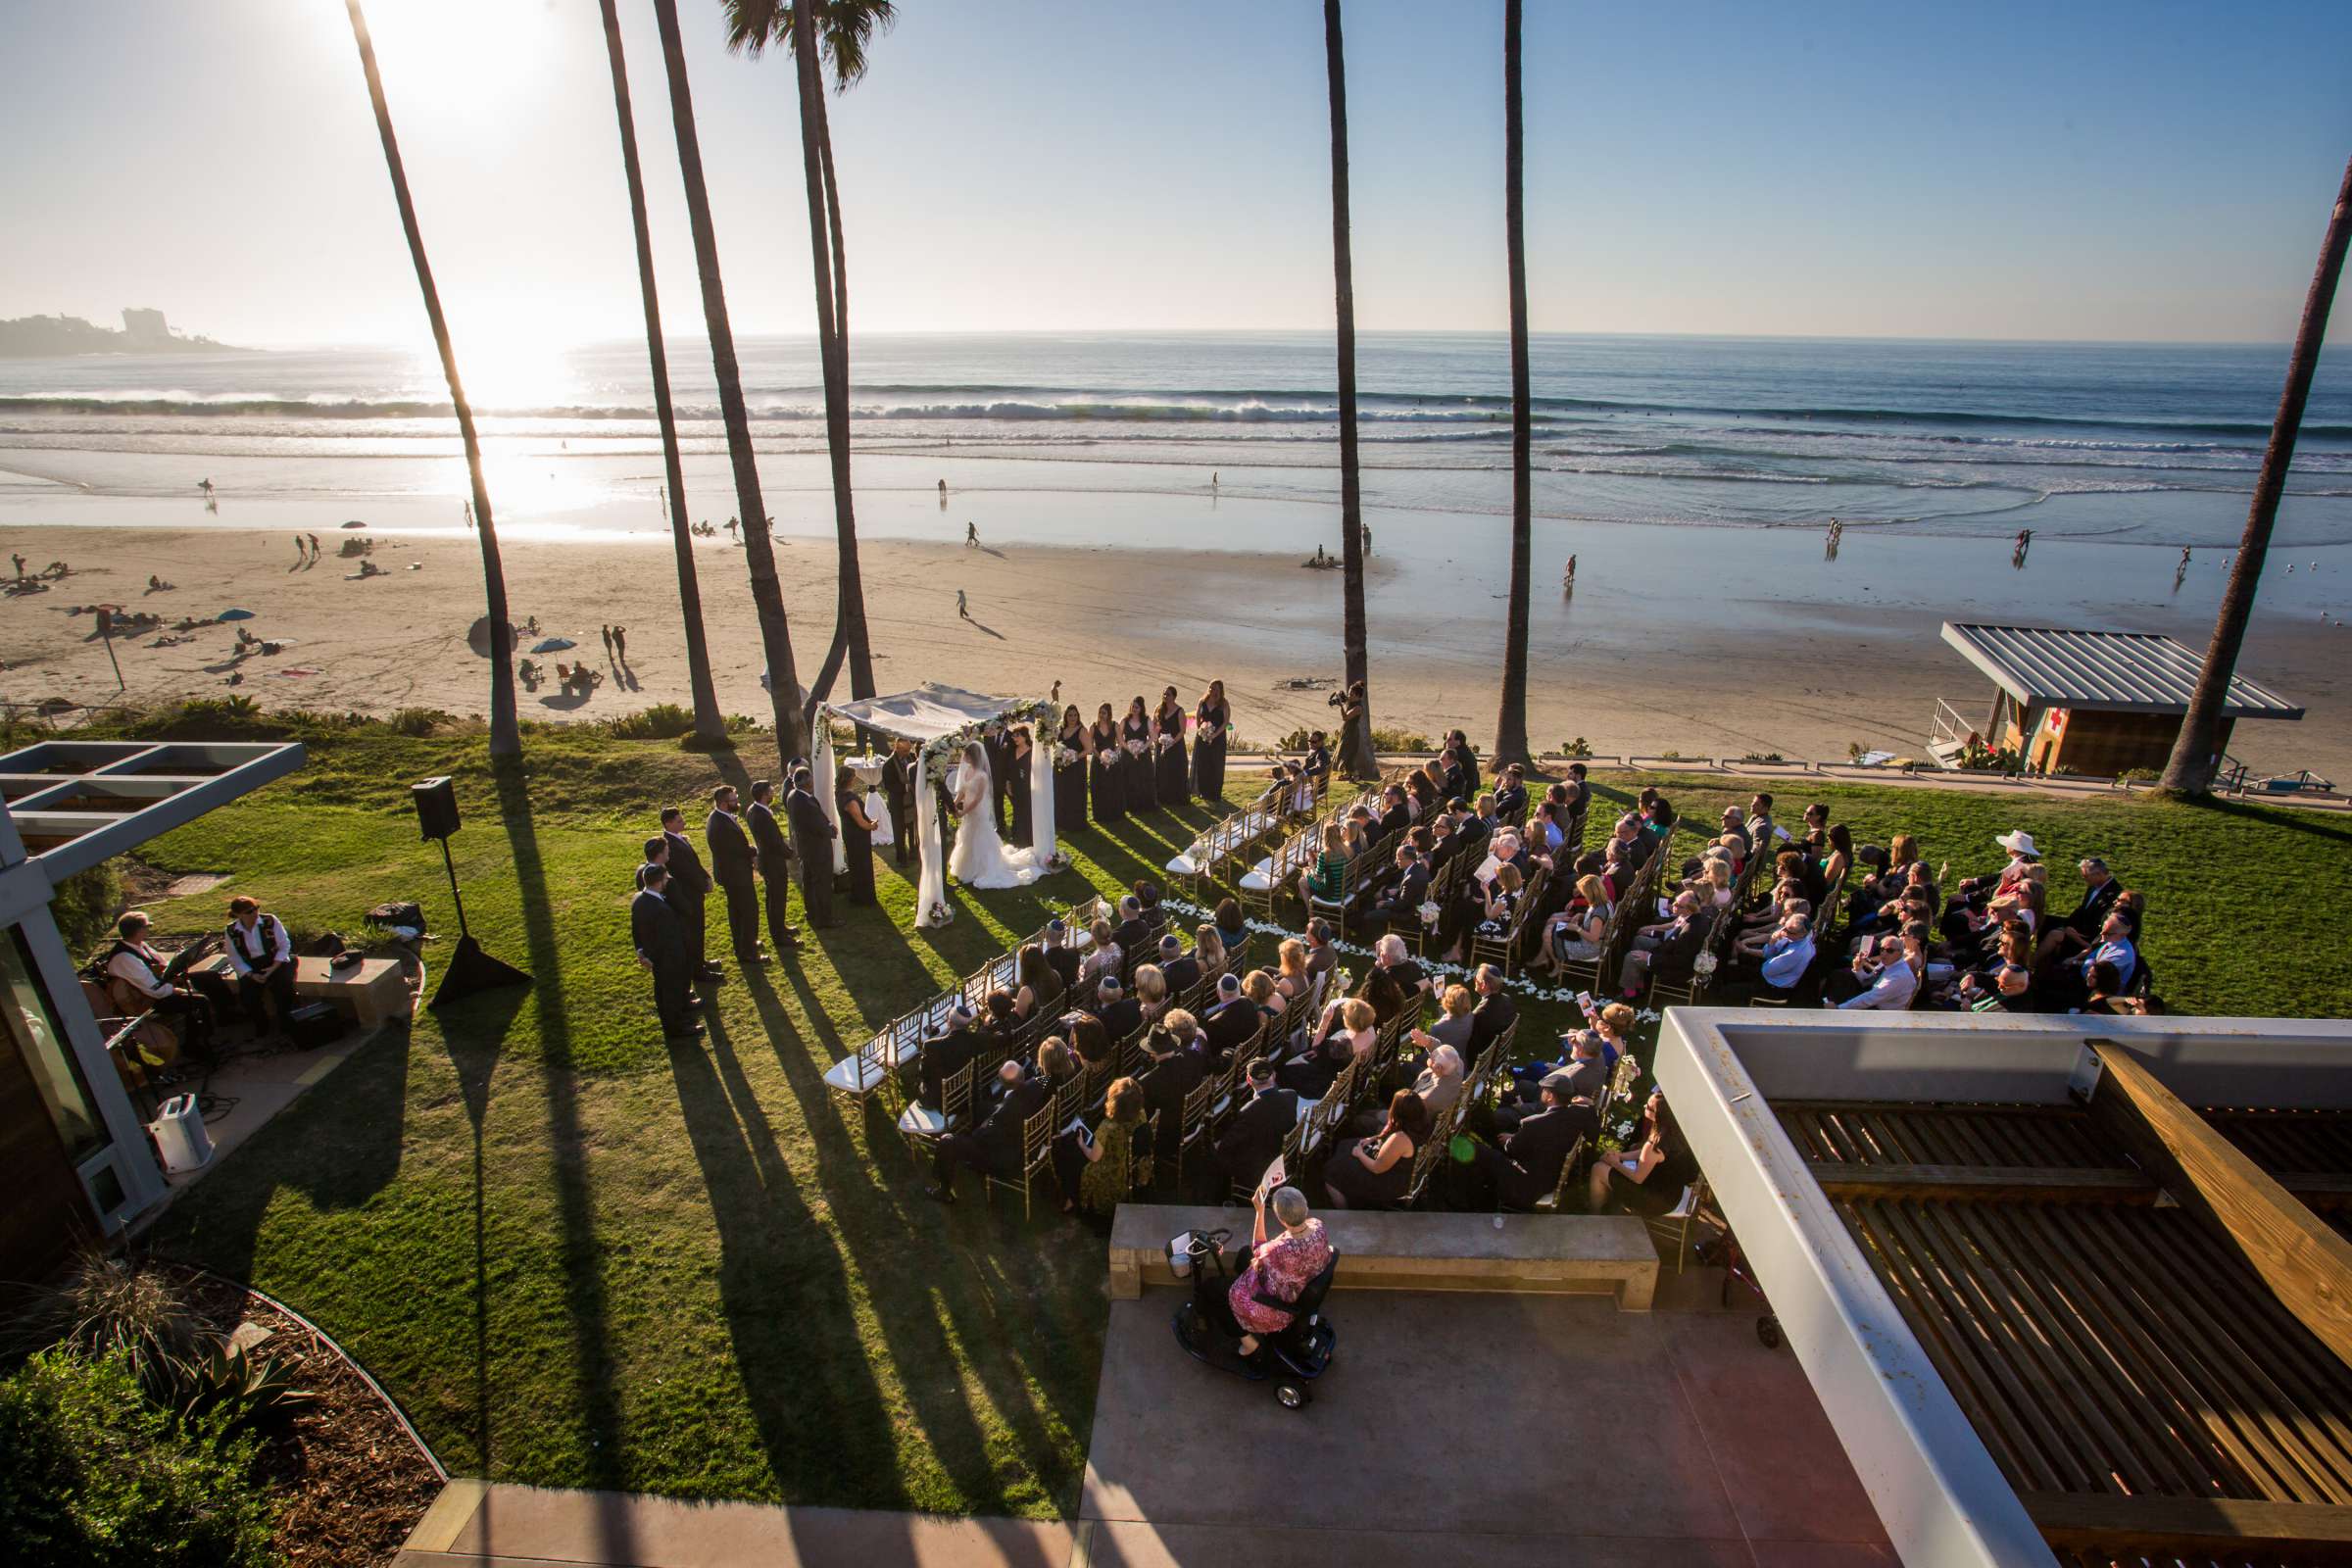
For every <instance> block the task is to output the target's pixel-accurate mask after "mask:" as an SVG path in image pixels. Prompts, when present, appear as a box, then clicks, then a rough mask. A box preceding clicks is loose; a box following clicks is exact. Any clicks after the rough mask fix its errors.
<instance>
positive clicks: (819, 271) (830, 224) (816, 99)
mask: <svg viewBox="0 0 2352 1568" xmlns="http://www.w3.org/2000/svg"><path fill="white" fill-rule="evenodd" d="M792 30H793V57H794V64H795V66H796V67H797V69H798V77H799V82H800V99H801V164H802V183H803V185H804V186H805V187H806V189H807V192H808V199H809V262H810V271H811V272H812V274H813V276H814V282H815V288H816V345H817V358H818V360H819V362H820V363H821V364H822V366H823V368H824V380H825V449H826V453H827V456H828V457H830V458H831V460H832V473H833V532H834V537H835V540H836V543H837V545H838V548H839V551H840V557H841V582H840V594H839V597H838V601H837V613H836V614H835V618H834V632H833V636H834V641H835V643H836V644H837V645H839V646H841V647H842V648H844V649H845V650H846V651H847V653H848V656H849V664H850V694H851V695H852V696H853V697H871V696H873V695H874V656H873V650H872V648H871V647H870V646H869V644H868V642H867V638H866V629H865V585H864V579H863V575H862V573H861V571H860V569H859V566H858V517H857V513H856V509H855V506H854V503H853V501H852V496H851V490H850V353H849V338H848V332H849V313H848V305H849V279H848V276H847V272H848V268H849V263H848V261H847V258H846V257H845V255H844V253H843V244H844V241H843V238H842V232H841V203H840V197H839V193H838V191H836V190H835V188H834V184H833V158H832V148H831V144H830V141H831V137H830V128H829V126H828V125H827V123H826V115H825V80H824V73H823V71H822V69H821V62H820V61H819V60H818V58H817V44H816V21H815V8H814V7H813V6H809V5H797V6H795V7H793V14H792ZM826 663H827V664H828V665H830V666H833V667H838V665H837V664H836V662H835V661H834V660H833V659H831V658H830V657H828V659H827V660H826Z"/></svg>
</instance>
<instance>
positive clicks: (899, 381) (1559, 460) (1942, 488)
mask: <svg viewBox="0 0 2352 1568" xmlns="http://www.w3.org/2000/svg"><path fill="white" fill-rule="evenodd" d="M459 350H460V357H461V358H460V364H461V368H467V367H466V359H465V345H464V344H463V343H461V344H460V345H459ZM853 355H854V362H855V363H854V374H855V381H856V388H855V395H854V405H855V410H856V413H855V432H856V440H857V453H858V464H859V467H858V482H859V490H860V495H861V498H862V497H863V496H864V495H865V494H867V493H868V492H881V491H895V492H900V493H902V494H904V495H915V494H919V493H923V492H927V491H929V490H930V488H931V487H932V485H933V484H934V483H935V482H936V478H938V477H950V476H951V475H952V483H953V486H954V488H955V489H956V491H957V493H958V494H959V495H971V494H975V493H980V492H986V491H990V490H1008V491H1021V492H1060V493H1062V494H1063V495H1064V496H1067V495H1069V494H1071V493H1076V494H1094V495H1102V496H1110V495H1114V494H1118V493H1122V492H1126V493H1133V494H1137V495H1152V494H1187V495H1197V494H1199V493H1201V491H1202V490H1203V489H1204V488H1208V487H1209V482H1210V476H1211V475H1212V474H1213V475H1214V476H1215V484H1214V486H1213V488H1214V490H1215V492H1216V493H1217V494H1218V495H1220V496H1223V497H1230V498H1237V499H1239V498H1249V499H1252V500H1257V501H1267V502H1280V501H1297V502H1310V503H1316V504H1318V508H1319V509H1320V508H1327V507H1328V505H1329V503H1330V502H1331V501H1332V500H1333V498H1334V497H1335V495H1336V486H1337V476H1336V471H1335V470H1336V465H1337V462H1338V426H1337V408H1336V398H1335V395H1334V393H1333V390H1332V388H1333V385H1334V370H1333V363H1332V349H1331V343H1330V339H1329V337H1328V336H1327V335H1325V334H1320V333H1295V334H1292V333H1273V334H1255V333H1253V334H1199V333H1184V334H1174V333H1171V334H1119V335H1094V334H1083V335H1079V334H1073V335H1046V334H1020V335H989V336H958V335H870V336H860V337H858V338H857V339H855V341H854V344H853ZM670 356H671V365H672V367H673V374H674V375H675V376H676V378H677V380H676V386H675V396H676V398H677V401H678V408H679V413H680V417H681V419H682V421H683V429H684V432H685V435H686V439H687V451H688V453H689V455H690V458H691V460H692V466H691V469H690V475H689V507H690V510H691V511H692V513H693V515H695V516H697V517H708V518H710V519H711V520H712V521H721V520H723V518H724V517H725V515H727V514H729V513H731V512H733V511H734V510H735V509H734V503H733V496H732V493H731V490H730V489H729V488H728V486H727V481H726V478H725V470H724V466H723V464H722V463H721V462H720V460H721V459H722V458H723V454H724V441H723V435H722V432H721V430H720V426H719V423H718V417H717V408H716V392H715V389H714V386H713V384H712V382H711V378H710V373H709V356H708V354H707V352H704V351H703V349H702V347H701V345H700V343H699V341H696V340H688V339H680V340H678V341H676V342H674V343H673V344H672V345H671V346H670ZM2285 361H2286V350H2285V348H2284V346H2282V345H2257V346H2209V345H2127V344H2115V345H2108V344H2047V343H1973V342H1971V343H1962V342H1896V341H1828V340H1799V339H1763V338H1682V337H1603V336H1567V335H1542V336H1539V337H1537V338H1536V339H1535V341H1534V344H1533V366H1534V390H1535V397H1536V408H1535V467H1536V507H1537V511H1538V513H1539V515H1542V516H1544V517H1545V518H1550V519H1560V520H1569V521H1577V522H1589V523H1618V522H1622V523H1644V524H1699V525H1713V526H1735V527H1808V528H1810V527H1818V526H1820V525H1822V524H1823V523H1825V522H1826V521H1827V520H1828V519H1829V518H1832V517H1838V518H1841V519H1843V520H1844V521H1845V522H1846V523H1848V525H1849V526H1854V527H1869V528H1873V529H1884V530H1892V531H1899V532H1905V533H1922V534H1935V535H1961V536H1966V535H2000V536H2006V535H2009V534H2011V533H2014V532H2015V531H2016V530H2017V529H2020V528H2031V529H2033V530H2034V532H2035V534H2036V535H2037V536H2045V535H2046V536H2055V537H2066V538H2070V539H2075V540H2079V541H2083V542H2090V541H2109V542H2118V543H2131V544H2141V545H2165V546H2172V547H2177V546H2180V545H2184V544H2185V545H2191V546H2196V547H2200V548H2204V547H2214V546H2224V545H2227V544H2229V542H2231V541H2233V540H2234V539H2235V537H2236V535H2237V533H2238V530H2239V528H2240V527H2241V526H2242V524H2243V521H2244V514H2245V506H2246V497H2247V495H2248V493H2249V491H2250V490H2251V488H2252V484H2253V480H2254V474H2255V470H2256V469H2257V467H2258V466H2260V463H2261V460H2262V452H2263V446H2264V442H2265V440H2266V438H2267V436H2268V434H2269V428H2270V417H2271V414H2272V412H2273V410H2274V409H2275V408H2276V406H2277V402H2278V390H2279V385H2280V381H2281V379H2282V377H2283V374H2284V369H2285ZM742 364H743V374H744V380H745V387H744V390H745V395H746V398H747V401H748V403H749V405H750V408H751V411H752V416H753V427H754V434H755V439H756V442H757V445H758V447H759V449H760V453H761V454H762V459H763V462H762V468H763V471H765V472H767V473H769V474H770V475H771V477H770V480H769V485H770V488H771V490H773V491H774V492H775V497H776V499H772V500H771V506H772V507H774V508H775V509H776V510H778V511H784V510H786V509H788V508H799V509H804V510H806V509H809V508H812V507H817V504H818V502H819V500H820V498H821V493H822V491H823V487H824V484H825V479H824V475H823V471H822V466H821V465H818V464H812V463H809V462H807V461H805V460H807V459H809V458H810V457H811V456H812V455H814V454H818V453H821V451H822V449H823V440H824V432H823V425H822V421H821V410H820V401H821V399H820V393H819V390H818V385H817V372H816V363H815V356H814V347H813V343H812V342H811V341H810V340H808V339H779V338H754V339H747V340H745V341H744V343H743V344H742ZM467 373H468V382H469V390H470V392H471V394H472V396H473V398H474V402H475V408H476V412H477V415H478V417H479V419H480V427H481V431H482V435H483V438H484V441H485V444H486V451H487V453H488V456H489V459H490V465H491V490H492V497H493V503H494V505H495V506H496V508H497V511H498V515H499V517H500V520H501V522H502V524H515V525H521V526H524V527H528V526H529V525H531V524H533V523H541V524H548V525H553V526H561V527H571V528H594V529H602V528H623V529H647V528H658V527H660V526H661V523H660V519H659V516H658V515H654V514H655V513H658V509H659V507H660V505H661V501H662V497H661V496H660V495H659V489H660V486H661V483H662V465H661V461H660V443H659V439H658V433H657V429H656V426H655V423H654V419H653V414H652V409H651V407H650V401H651V400H650V392H649V383H648V379H647V371H646V364H645V354H644V349H643V346H642V344H636V343H629V342H621V343H612V344H599V345H590V346H585V347H580V348H574V349H555V350H550V351H549V352H547V353H546V354H544V355H542V356H538V357H537V358H536V359H535V360H518V361H513V362H511V363H495V364H480V363H477V364H475V365H474V366H473V367H471V368H469V369H468V370H467ZM1359 378H1360V383H1361V389H1362V395H1361V420H1360V430H1361V435H1362V441H1363V448H1362V450H1363V464H1364V470H1365V491H1366V501H1367V504H1368V505H1369V506H1371V507H1374V508H1376V509H1378V510H1379V511H1380V512H1381V513H1382V514H1383V515H1384V525H1385V526H1388V527H1390V528H1395V527H1397V526H1404V527H1407V528H1408V529H1409V528H1411V527H1413V526H1414V525H1415V524H1414V523H1413V520H1412V519H1413V518H1414V517H1415V516H1422V517H1427V518H1429V519H1430V525H1431V526H1433V527H1442V526H1443V522H1442V520H1440V519H1442V518H1443V517H1444V516H1445V515H1460V514H1485V515H1507V513H1508V511H1509V504H1510V484H1509V465H1510V428H1509V417H1510V408H1509V396H1508V392H1509V381H1508V358H1507V349H1506V343H1505V340H1504V339H1503V337H1502V336H1501V335H1499V334H1493V333H1366V334H1364V336H1363V338H1362V340H1361V344H1360V367H1359ZM457 454H458V444H457V439H456V435H455V430H454V426H453V425H452V424H451V422H450V420H449V417H448V403H447V395H446V392H445V390H444V388H443V386H442V383H441V379H440V373H439V368H438V366H437V364H436V363H435V362H434V361H433V360H432V359H431V358H430V357H429V356H419V355H416V354H412V353H407V352H401V351H389V350H367V349H358V350H352V349H306V350H295V351H284V352H266V353H262V352H257V353H237V354H220V355H177V356H172V357H169V358H138V357H115V356H107V357H91V358H81V359H64V360H10V361H0V514H4V515H5V516H6V517H7V518H8V519H10V520H16V521H24V522H29V521H60V522H75V521H87V522H92V523H106V522H171V523H174V524H194V523H200V522H203V521H205V520H208V517H198V516H195V515H190V514H189V509H188V502H189V498H190V496H191V494H192V490H193V486H194V484H195V481H196V480H197V479H198V478H200V477H202V478H211V479H213V480H214V481H215V482H216V485H217V487H218V493H219V494H220V495H221V497H223V498H235V500H236V501H238V502H240V503H242V504H243V505H242V508H241V509H240V508H239V507H228V508H226V509H225V510H216V511H214V512H213V513H211V514H209V515H208V516H209V518H210V519H218V520H221V521H223V522H232V521H234V520H235V519H236V518H238V517H239V516H243V517H245V518H247V519H249V520H266V521H270V522H280V521H286V520H289V519H293V520H299V519H300V518H301V517H302V516H304V515H313V516H317V515H325V514H329V513H331V514H336V515H340V514H341V513H344V512H351V513H353V514H354V515H359V516H361V517H362V518H364V519H365V520H368V521H369V522H370V523H371V525H377V526H384V527H393V528H397V527H417V526H424V527H435V528H444V527H451V526H456V525H458V524H459V522H460V517H459V515H458V509H459V500H460V498H461V497H462V495H463V493H464V475H463V470H462V468H461V467H460V466H459V465H458V464H457V462H456V461H455V460H456V457H457ZM159 504H160V505H159ZM649 504H650V509H649ZM861 504H862V502H861ZM819 510H828V511H829V509H821V508H820V509H819ZM873 515H874V521H875V524H876V526H878V527H880V528H883V529H885V530H887V529H891V528H893V527H895V526H897V524H896V523H895V522H894V521H893V519H895V518H899V517H902V516H904V517H907V518H917V517H920V516H922V515H923V514H921V513H919V512H917V511H916V510H915V509H913V508H900V507H895V506H892V505H889V504H887V503H885V504H883V505H881V506H878V507H876V508H875V509H874V510H873ZM1142 515H1143V514H1139V513H1137V512H1136V511H1135V510H1134V509H1132V508H1128V507H1120V508H1117V509H1114V511H1113V512H1112V513H1110V514H1106V516H1115V517H1117V518H1125V519H1130V520H1128V521H1115V520H1111V521H1104V522H1103V523H1102V524H1101V526H1102V527H1103V529H1105V530H1107V532H1106V534H1105V537H1107V538H1111V539H1115V538H1117V537H1118V534H1117V529H1118V528H1120V527H1123V526H1138V527H1143V526H1149V524H1148V521H1147V522H1135V521H1132V519H1133V518H1135V517H1138V516H1142ZM912 525H913V524H912V523H911V522H910V523H909V524H908V526H912ZM828 526H829V523H828ZM2279 537H2280V541H2281V543H2283V544H2286V545H2289V546H2301V545H2311V546H2322V545H2332V544H2339V543H2343V542H2345V541H2347V540H2352V368H2346V366H2345V364H2344V362H2343V361H2342V360H2341V359H2340V358H2339V359H2337V360H2335V361H2333V362H2327V363H2323V365H2322V368H2321V374H2320V378H2319V383H2318V385H2317V387H2316V388H2315V390H2314V393H2313V396H2312V399H2311V405H2310V409H2309V412H2308V414H2307V416H2306V419H2305V425H2304V432H2303V438H2302V443H2301V447H2300V450H2299V453H2298V456H2297V459H2296V464H2295V468H2294V473H2293V477H2292V479H2291V481H2290V483H2289V486H2288V499H2287V502H2286V504H2285V505H2284V507H2283V508H2282V509H2281V514H2280V534H2279Z"/></svg>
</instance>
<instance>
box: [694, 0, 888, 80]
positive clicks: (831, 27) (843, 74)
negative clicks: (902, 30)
mask: <svg viewBox="0 0 2352 1568" xmlns="http://www.w3.org/2000/svg"><path fill="white" fill-rule="evenodd" d="M809 3H810V4H812V5H814V6H815V7H816V11H815V14H814V18H813V20H814V21H815V23H816V34H817V56H818V58H819V59H821V60H822V61H824V63H825V64H826V66H827V67H829V68H830V69H831V71H832V73H833V87H834V90H835V91H836V92H847V91H848V90H849V89H850V88H852V87H854V86H856V85H857V84H858V80H859V79H860V78H862V77H863V76H864V75H865V71H866V66H867V64H868V63H869V62H868V60H867V56H866V48H867V45H868V44H870V43H871V42H872V41H873V37H874V34H875V33H877V32H888V31H889V30H890V29H891V28H892V27H894V26H896V25H898V20H899V10H898V7H897V6H896V5H895V4H893V3H892V0H809ZM719 9H720V10H721V11H723V12H724V13H725V14H726V19H727V50H728V52H729V53H730V54H744V55H749V56H751V57H752V58H753V59H754V60H757V59H759V58H760V55H761V54H762V53H763V52H764V51H765V50H766V48H767V46H768V45H769V44H771V43H772V44H778V45H781V46H782V47H783V48H784V49H785V50H787V51H790V50H791V48H792V47H793V43H792V24H793V8H792V6H791V5H790V4H789V3H788V0H719Z"/></svg>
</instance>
